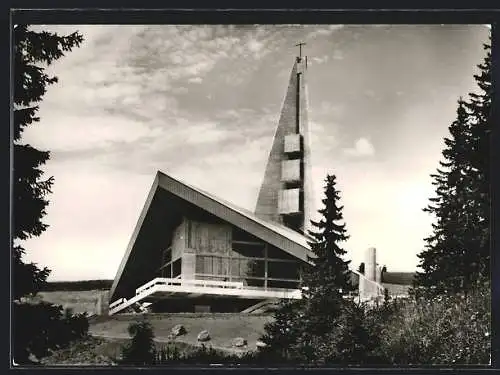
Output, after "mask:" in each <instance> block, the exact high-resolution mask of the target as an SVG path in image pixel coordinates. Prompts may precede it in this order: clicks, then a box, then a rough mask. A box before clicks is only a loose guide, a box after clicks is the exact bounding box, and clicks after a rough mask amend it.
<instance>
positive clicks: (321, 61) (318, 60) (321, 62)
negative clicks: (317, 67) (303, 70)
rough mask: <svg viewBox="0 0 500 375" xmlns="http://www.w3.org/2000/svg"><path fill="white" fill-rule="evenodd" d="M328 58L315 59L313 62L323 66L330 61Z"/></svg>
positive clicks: (325, 56)
mask: <svg viewBox="0 0 500 375" xmlns="http://www.w3.org/2000/svg"><path fill="white" fill-rule="evenodd" d="M328 58H329V56H328V55H324V56H323V57H313V58H312V60H313V61H314V62H315V63H317V64H323V63H326V62H327V61H328Z"/></svg>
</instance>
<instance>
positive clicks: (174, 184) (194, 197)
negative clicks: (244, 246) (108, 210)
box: [110, 171, 313, 299]
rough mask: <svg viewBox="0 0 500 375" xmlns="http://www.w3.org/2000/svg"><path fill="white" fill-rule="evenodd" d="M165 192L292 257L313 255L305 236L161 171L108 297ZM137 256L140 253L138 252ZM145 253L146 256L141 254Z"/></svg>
mask: <svg viewBox="0 0 500 375" xmlns="http://www.w3.org/2000/svg"><path fill="white" fill-rule="evenodd" d="M161 190H163V191H166V192H168V193H170V194H172V195H173V196H176V197H178V198H180V199H181V200H183V201H186V202H188V203H190V204H193V205H195V206H197V207H199V208H200V209H202V210H205V211H207V212H209V213H210V214H212V215H214V216H217V217H219V218H220V219H222V220H224V221H226V222H228V223H230V224H233V225H235V226H236V227H238V228H241V229H243V230H245V231H247V232H249V233H250V234H252V235H254V236H256V237H258V238H260V239H261V240H263V241H265V242H267V243H270V244H271V245H273V246H276V247H278V248H280V249H282V250H283V251H286V252H288V253H289V254H291V255H293V256H295V257H296V258H298V259H301V260H303V261H308V257H309V256H313V254H312V252H311V250H310V247H309V244H308V242H307V238H306V237H305V236H303V235H301V234H300V233H297V232H295V231H293V230H291V229H289V228H287V227H285V226H283V225H280V224H277V223H271V222H267V221H265V220H262V219H260V218H258V217H257V216H255V214H253V213H251V212H249V211H247V210H245V209H243V208H240V207H237V206H235V205H233V204H231V203H229V202H226V201H224V200H222V199H220V198H218V197H215V196H214V195H212V194H209V193H207V192H204V191H202V190H200V189H198V188H196V187H193V186H190V185H187V184H185V183H183V182H181V181H179V180H177V179H175V178H173V177H171V176H168V175H166V174H164V173H162V172H160V171H158V172H157V174H156V177H155V180H154V182H153V185H152V187H151V189H150V192H149V194H148V197H147V199H146V203H145V204H144V207H143V209H142V211H141V214H140V216H139V219H138V221H137V224H136V227H135V230H134V232H133V234H132V237H131V239H130V242H129V244H128V247H127V250H126V252H125V255H124V257H123V259H122V261H121V263H120V266H119V268H118V271H117V273H116V276H115V279H114V281H113V285H112V287H111V291H110V298H111V299H113V295H114V293H115V291H116V289H117V287H118V285H119V284H120V281H121V280H122V279H123V277H124V272H125V270H126V269H127V267H129V263H130V258H131V255H132V254H133V253H134V252H135V251H136V250H137V248H136V241H137V239H138V236H139V233H140V231H141V228H142V227H143V226H144V225H148V223H147V221H146V220H145V218H146V216H147V214H148V212H149V211H150V210H152V208H153V207H154V206H155V205H157V204H161V201H160V200H158V199H155V197H157V194H156V193H157V192H158V191H161ZM162 209H164V210H168V207H164V208H162ZM138 255H140V254H138ZM144 256H146V255H144Z"/></svg>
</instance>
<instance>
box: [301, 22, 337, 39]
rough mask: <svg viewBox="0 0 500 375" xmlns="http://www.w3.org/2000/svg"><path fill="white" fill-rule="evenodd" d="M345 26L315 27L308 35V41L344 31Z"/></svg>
mask: <svg viewBox="0 0 500 375" xmlns="http://www.w3.org/2000/svg"><path fill="white" fill-rule="evenodd" d="M343 26H344V25H329V26H314V27H315V28H316V30H313V31H311V32H309V33H308V34H307V39H314V38H317V37H322V36H329V35H332V34H333V33H334V32H335V31H337V30H340V29H342V27H343Z"/></svg>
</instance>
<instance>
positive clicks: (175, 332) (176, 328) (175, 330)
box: [171, 324, 187, 337]
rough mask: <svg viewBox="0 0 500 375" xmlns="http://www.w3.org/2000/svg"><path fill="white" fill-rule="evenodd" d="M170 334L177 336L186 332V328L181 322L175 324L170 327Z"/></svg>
mask: <svg viewBox="0 0 500 375" xmlns="http://www.w3.org/2000/svg"><path fill="white" fill-rule="evenodd" d="M171 332H172V336H174V337H177V336H181V335H184V334H186V333H187V331H186V328H185V327H184V326H183V325H182V324H177V325H176V326H174V328H172V331H171Z"/></svg>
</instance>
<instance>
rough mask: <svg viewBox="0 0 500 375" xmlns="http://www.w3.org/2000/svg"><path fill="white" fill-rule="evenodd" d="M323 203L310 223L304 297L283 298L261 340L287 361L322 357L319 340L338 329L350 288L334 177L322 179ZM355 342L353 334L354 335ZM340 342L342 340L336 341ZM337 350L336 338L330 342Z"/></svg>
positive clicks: (311, 359) (312, 359) (304, 360)
mask: <svg viewBox="0 0 500 375" xmlns="http://www.w3.org/2000/svg"><path fill="white" fill-rule="evenodd" d="M324 193H325V198H324V199H323V204H324V207H323V208H322V209H321V210H319V213H320V214H321V215H322V219H321V220H320V221H319V222H314V221H312V222H311V224H312V225H313V227H315V228H316V230H315V231H310V235H311V237H312V238H313V241H311V242H310V246H311V250H312V252H313V254H314V257H312V258H311V259H309V260H310V262H311V265H309V266H305V267H304V269H303V283H302V288H303V293H302V297H303V298H302V300H300V301H296V302H284V303H283V305H282V306H281V308H280V309H279V310H278V311H277V312H276V313H275V319H274V320H273V322H272V323H270V324H268V325H267V326H266V334H265V335H264V337H263V341H264V342H265V343H266V344H268V348H266V352H267V353H270V352H272V353H274V354H275V356H277V357H281V358H284V359H286V360H292V361H300V362H307V363H311V362H313V361H315V362H321V360H322V359H324V358H319V357H318V355H321V354H322V353H323V354H324V353H326V352H327V350H324V351H322V352H321V353H319V352H318V351H316V350H315V348H316V347H317V345H319V343H320V342H322V341H324V340H325V339H326V337H328V335H329V334H331V333H332V332H335V331H336V330H337V328H338V327H337V326H338V324H337V323H338V322H339V321H340V319H341V315H342V314H343V313H344V310H345V307H346V306H344V305H345V302H344V299H343V297H344V296H345V295H346V294H347V293H348V292H349V291H351V290H352V289H353V286H352V284H351V278H350V271H349V269H348V265H349V263H350V261H345V260H344V259H343V256H345V254H346V251H345V250H344V249H342V248H341V247H340V243H341V242H343V241H346V240H347V239H348V238H349V237H348V235H347V231H346V228H345V223H341V222H342V220H343V216H342V209H343V207H342V206H339V205H338V202H339V199H340V192H339V191H338V190H337V189H336V177H335V176H334V175H331V176H330V175H329V176H327V177H326V185H325V189H324ZM354 340H356V338H354ZM339 343H340V341H339ZM330 345H331V349H332V352H330V353H329V354H328V355H329V357H328V358H331V354H332V353H335V350H336V349H335V348H336V342H330Z"/></svg>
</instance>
